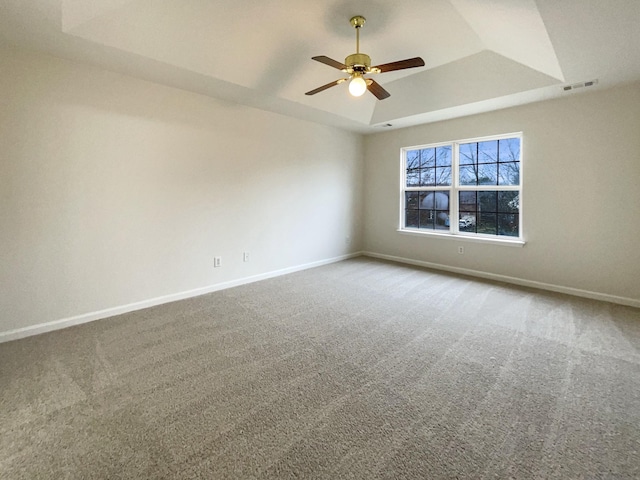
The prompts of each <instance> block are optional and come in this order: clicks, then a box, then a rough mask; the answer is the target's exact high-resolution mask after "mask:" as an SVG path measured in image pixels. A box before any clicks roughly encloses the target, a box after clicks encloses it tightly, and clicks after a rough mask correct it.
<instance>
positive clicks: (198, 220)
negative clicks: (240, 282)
mask: <svg viewBox="0 0 640 480" xmlns="http://www.w3.org/2000/svg"><path fill="white" fill-rule="evenodd" d="M361 198H362V137H360V136H358V135H355V134H351V133H346V132H344V131H340V130H338V129H333V128H329V127H325V126H320V125H316V124H313V123H307V122H303V121H300V120H295V119H291V118H287V117H284V116H280V115H276V114H272V113H268V112H264V111H260V110H255V109H251V108H247V107H243V106H239V105H235V104H229V103H224V102H221V101H217V100H214V99H211V98H208V97H203V96H199V95H195V94H191V93H188V92H184V91H180V90H176V89H172V88H169V87H164V86H160V85H156V84H152V83H148V82H144V81H140V80H136V79H132V78H129V77H125V76H122V75H117V74H114V73H110V72H106V71H103V70H100V69H94V68H91V67H87V66H83V65H79V64H75V63H72V62H67V61H64V60H59V59H55V58H52V57H48V56H43V55H37V54H32V53H25V52H21V51H15V50H8V49H4V50H0V199H1V201H0V246H1V248H0V333H1V332H7V331H11V330H14V329H21V328H25V327H30V326H33V325H37V324H42V323H44V322H52V321H58V320H61V319H68V318H69V317H74V316H77V315H84V314H87V313H90V312H96V311H101V310H103V309H112V308H115V307H120V306H123V305H128V304H131V303H135V302H144V301H146V300H148V299H153V298H157V297H163V296H166V295H174V294H176V293H179V292H188V291H192V290H194V289H201V288H205V287H208V286H211V285H217V284H220V283H224V282H229V281H232V280H235V279H242V278H248V277H252V276H256V275H261V274H267V273H269V272H274V271H278V270H281V269H287V268H294V267H299V266H304V265H307V264H309V263H313V262H319V261H323V260H327V259H332V258H335V257H339V256H341V255H345V254H347V253H349V252H351V251H355V250H357V249H359V247H360V246H361V239H360V230H361V226H360V223H359V218H360V217H361ZM347 237H349V238H350V244H348V242H347V241H346V238H347ZM243 251H248V252H250V261H249V262H248V263H243V262H242V252H243ZM218 255H219V256H221V257H222V262H223V266H222V267H221V268H215V269H214V268H213V257H214V256H218Z"/></svg>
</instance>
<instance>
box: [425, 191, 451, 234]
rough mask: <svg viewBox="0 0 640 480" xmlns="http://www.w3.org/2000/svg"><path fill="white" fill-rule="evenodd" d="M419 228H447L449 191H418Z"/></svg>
mask: <svg viewBox="0 0 640 480" xmlns="http://www.w3.org/2000/svg"><path fill="white" fill-rule="evenodd" d="M420 228H430V229H438V230H449V192H433V191H432V192H429V191H427V192H420Z"/></svg>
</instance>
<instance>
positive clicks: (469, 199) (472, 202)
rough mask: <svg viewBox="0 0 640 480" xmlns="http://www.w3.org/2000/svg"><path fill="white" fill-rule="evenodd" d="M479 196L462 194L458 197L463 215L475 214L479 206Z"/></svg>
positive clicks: (467, 193)
mask: <svg viewBox="0 0 640 480" xmlns="http://www.w3.org/2000/svg"><path fill="white" fill-rule="evenodd" d="M477 198H478V194H477V193H476V192H460V195H459V196H458V203H459V209H460V212H461V213H465V212H473V213H474V214H475V212H476V210H477V209H478V206H477V205H476V201H477Z"/></svg>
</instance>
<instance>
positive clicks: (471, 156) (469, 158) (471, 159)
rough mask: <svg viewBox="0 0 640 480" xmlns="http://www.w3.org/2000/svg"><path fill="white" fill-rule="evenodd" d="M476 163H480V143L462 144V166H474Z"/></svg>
mask: <svg viewBox="0 0 640 480" xmlns="http://www.w3.org/2000/svg"><path fill="white" fill-rule="evenodd" d="M474 163H478V142H473V143H463V144H461V145H460V165H473V164H474Z"/></svg>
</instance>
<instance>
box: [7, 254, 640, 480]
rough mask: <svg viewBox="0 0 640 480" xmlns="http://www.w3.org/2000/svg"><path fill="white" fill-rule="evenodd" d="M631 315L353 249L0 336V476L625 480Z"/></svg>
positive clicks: (639, 316)
mask: <svg viewBox="0 0 640 480" xmlns="http://www.w3.org/2000/svg"><path fill="white" fill-rule="evenodd" d="M639 348H640V310H638V309H633V308H628V307H623V306H617V305H612V304H608V303H602V302H596V301H590V300H584V299H579V298H575V297H568V296H563V295H557V294H552V293H545V292H540V291H534V290H528V289H523V288H517V287H512V286H507V285H503V284H498V283H492V282H482V281H478V280H473V279H470V278H465V277H459V276H454V275H446V274H443V273H438V272H433V271H428V270H423V269H419V268H413V267H408V266H403V265H397V264H393V263H387V262H382V261H378V260H373V259H370V258H364V257H361V258H357V259H353V260H348V261H345V262H340V263H337V264H332V265H328V266H324V267H320V268H316V269H312V270H307V271H303V272H299V273H294V274H291V275H287V276H283V277H279V278H275V279H271V280H266V281H263V282H258V283H254V284H251V285H246V286H242V287H238V288H233V289H229V290H226V291H221V292H217V293H213V294H210V295H205V296H202V297H198V298H194V299H190V300H185V301H181V302H176V303H173V304H168V305H163V306H159V307H155V308H150V309H146V310H142V311H138V312H134V313H131V314H126V315H121V316H118V317H114V318H111V319H107V320H101V321H98V322H94V323H91V324H86V325H82V326H78V327H73V328H69V329H66V330H61V331H58V332H53V333H49V334H44V335H40V336H37V337H31V338H27V339H23V340H18V341H14V342H9V343H5V344H0V477H1V478H3V479H5V480H8V479H40V478H42V479H44V478H47V479H50V478H55V479H59V478H68V479H118V478H131V479H133V478H177V479H183V478H207V479H226V478H234V479H275V478H278V479H280V478H282V479H288V478H323V479H343V478H345V479H401V478H406V479H427V478H429V479H431V478H433V479H438V478H473V479H477V478H517V479H527V478H540V479H547V478H558V479H571V478H589V479H591V478H612V479H614V478H615V479H624V478H640V351H639Z"/></svg>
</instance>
